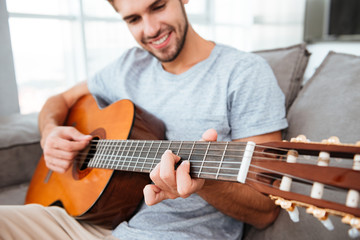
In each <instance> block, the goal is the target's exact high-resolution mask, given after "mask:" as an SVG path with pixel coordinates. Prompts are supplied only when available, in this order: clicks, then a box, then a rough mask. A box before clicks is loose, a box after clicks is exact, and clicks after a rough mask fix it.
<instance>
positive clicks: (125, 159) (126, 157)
mask: <svg viewBox="0 0 360 240" xmlns="http://www.w3.org/2000/svg"><path fill="white" fill-rule="evenodd" d="M129 142H130V146H129V149H128V150H127V154H126V156H125V158H124V161H123V164H122V165H121V170H124V168H125V163H126V162H127V161H130V160H129V154H130V151H131V147H132V145H133V143H134V141H129Z"/></svg>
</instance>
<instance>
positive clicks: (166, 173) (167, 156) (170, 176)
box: [159, 150, 180, 191]
mask: <svg viewBox="0 0 360 240" xmlns="http://www.w3.org/2000/svg"><path fill="white" fill-rule="evenodd" d="M179 161H180V157H179V156H176V155H175V154H173V153H172V151H171V150H166V151H165V153H164V154H163V155H162V156H161V161H160V172H159V174H160V178H161V180H162V182H163V183H165V184H166V185H167V187H168V188H169V189H171V191H176V171H175V164H176V163H177V162H179ZM159 187H160V186H159Z"/></svg>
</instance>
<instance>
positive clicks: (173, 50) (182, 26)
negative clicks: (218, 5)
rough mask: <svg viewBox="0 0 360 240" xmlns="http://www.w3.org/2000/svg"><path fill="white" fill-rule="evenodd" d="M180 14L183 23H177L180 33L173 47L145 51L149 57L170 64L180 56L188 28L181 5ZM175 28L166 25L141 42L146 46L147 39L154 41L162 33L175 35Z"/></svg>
mask: <svg viewBox="0 0 360 240" xmlns="http://www.w3.org/2000/svg"><path fill="white" fill-rule="evenodd" d="M181 8H182V13H183V21H182V22H180V23H179V25H178V28H177V31H178V32H179V33H180V37H178V38H176V39H175V45H174V46H167V47H165V48H164V49H161V50H158V51H152V50H147V51H148V52H149V53H150V54H151V55H153V56H154V57H155V58H157V59H158V60H159V61H160V62H172V61H174V60H175V59H176V58H177V57H178V56H179V54H180V52H181V50H182V49H183V47H184V44H185V39H186V35H187V32H188V28H189V22H188V19H187V17H186V13H185V9H184V6H183V5H181ZM175 30H176V29H175V27H174V26H170V25H167V26H165V27H164V28H161V29H160V30H159V31H158V32H157V33H156V34H155V35H154V36H152V37H144V38H142V39H141V42H142V43H143V44H144V45H146V43H147V42H148V41H149V39H154V38H157V37H158V36H160V35H161V34H162V33H163V32H171V33H172V34H173V33H175Z"/></svg>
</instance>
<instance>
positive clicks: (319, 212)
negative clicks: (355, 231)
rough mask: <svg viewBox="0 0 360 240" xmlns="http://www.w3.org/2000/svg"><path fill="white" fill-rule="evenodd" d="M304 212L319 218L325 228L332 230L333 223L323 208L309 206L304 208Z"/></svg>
mask: <svg viewBox="0 0 360 240" xmlns="http://www.w3.org/2000/svg"><path fill="white" fill-rule="evenodd" d="M306 212H307V213H309V214H312V215H313V216H314V217H316V218H317V219H319V220H320V222H321V223H322V224H323V225H324V227H325V228H326V229H327V230H329V231H332V230H334V224H333V223H332V221H331V220H330V218H329V216H328V212H327V211H326V210H325V209H320V208H317V207H315V206H311V207H308V208H307V209H306Z"/></svg>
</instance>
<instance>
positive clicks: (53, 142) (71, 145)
mask: <svg viewBox="0 0 360 240" xmlns="http://www.w3.org/2000/svg"><path fill="white" fill-rule="evenodd" d="M88 144H89V141H87V140H83V141H69V140H66V139H62V138H60V137H54V138H49V139H48V141H47V143H46V144H45V148H50V149H59V150H63V151H68V152H75V151H80V150H82V149H84V148H85V147H86V146H87V145H88Z"/></svg>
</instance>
